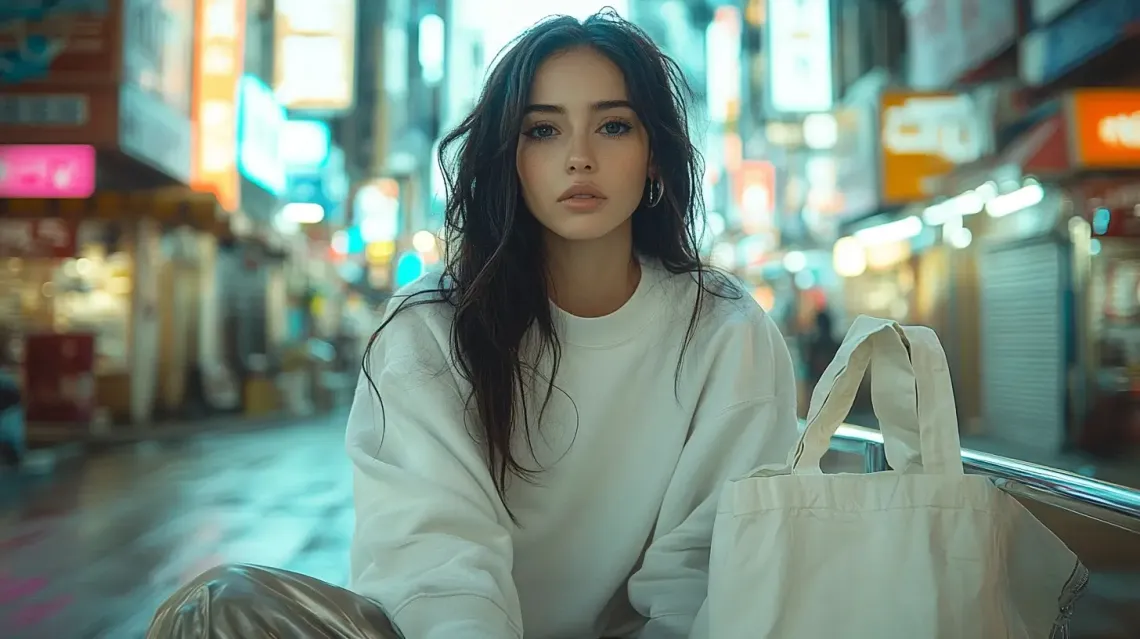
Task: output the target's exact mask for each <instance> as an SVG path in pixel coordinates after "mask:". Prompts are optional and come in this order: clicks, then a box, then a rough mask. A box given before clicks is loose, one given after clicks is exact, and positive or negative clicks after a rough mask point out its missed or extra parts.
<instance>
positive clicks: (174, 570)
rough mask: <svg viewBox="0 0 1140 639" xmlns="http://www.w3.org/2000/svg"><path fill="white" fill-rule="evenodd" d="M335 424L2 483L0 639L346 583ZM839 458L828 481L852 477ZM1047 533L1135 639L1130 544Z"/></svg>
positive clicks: (1104, 629) (1136, 568) (1138, 578)
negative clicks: (232, 593) (219, 595)
mask: <svg viewBox="0 0 1140 639" xmlns="http://www.w3.org/2000/svg"><path fill="white" fill-rule="evenodd" d="M343 425H344V415H336V416H331V417H324V418H321V419H319V420H313V421H310V422H307V423H302V424H296V425H293V426H283V427H274V428H272V429H269V430H261V431H256V432H243V433H229V434H224V435H217V434H215V435H205V436H202V437H199V438H197V439H194V440H191V441H184V442H181V443H176V442H167V443H162V444H156V443H150V444H139V445H135V446H132V447H126V448H120V449H116V450H115V451H113V452H109V453H103V454H97V455H92V456H91V457H90V458H88V459H86V460H85V461H83V462H80V463H77V464H75V465H74V467H71V468H64V469H61V470H60V471H58V472H56V473H55V474H53V475H50V476H46V477H41V478H18V479H17V478H10V477H0V637H2V638H3V639H88V638H91V639H95V638H98V639H136V638H139V637H141V636H142V634H143V632H144V630H145V628H146V626H147V624H148V623H149V621H150V618H151V615H152V614H153V613H154V610H155V608H156V607H157V606H158V605H159V603H160V602H161V601H162V600H163V599H164V598H165V597H166V596H168V595H169V594H170V593H171V592H173V591H174V590H175V589H176V588H177V587H178V586H179V585H180V584H182V583H184V582H185V581H187V580H189V579H191V578H193V577H194V576H196V575H198V574H199V573H201V572H202V571H204V570H206V569H208V568H211V567H213V566H215V565H218V564H223V563H231V562H248V563H257V564H267V565H272V566H277V567H281V568H285V569H287V570H294V571H297V572H301V573H305V574H308V575H312V576H314V577H317V578H319V579H324V580H325V581H329V582H332V583H335V584H338V585H344V584H345V582H346V581H347V577H348V574H347V570H348V568H347V563H348V544H349V541H350V537H351V534H352V524H353V517H352V504H351V484H350V476H349V470H348V465H347V461H346V460H345V458H344V455H343V452H342V448H341V446H342V444H341V442H342V437H343ZM848 461H850V462H851V463H853V464H855V466H853V467H852V468H850V469H846V468H838V467H837V468H832V469H831V470H832V471H837V470H850V471H855V472H857V471H858V470H859V469H860V468H861V464H862V462H861V460H859V459H857V458H852V459H850V460H848ZM1039 516H1045V513H1041V514H1039ZM1072 517H1073V518H1075V516H1072ZM1049 523H1050V525H1051V526H1053V527H1054V529H1055V532H1057V533H1058V534H1060V535H1062V537H1063V538H1065V540H1066V542H1068V543H1070V544H1071V545H1073V546H1074V550H1077V552H1078V553H1081V554H1082V555H1083V556H1087V558H1088V559H1089V560H1091V562H1092V563H1091V564H1090V567H1092V568H1093V570H1094V578H1093V582H1092V586H1091V588H1090V590H1089V592H1088V594H1087V595H1086V596H1085V598H1084V600H1083V601H1082V602H1081V604H1080V605H1079V606H1078V609H1077V616H1076V618H1075V619H1074V626H1073V637H1074V639H1081V638H1087V639H1135V638H1136V637H1140V615H1138V612H1137V611H1140V607H1138V606H1137V603H1138V602H1140V552H1137V551H1135V549H1136V548H1138V547H1140V546H1136V545H1134V544H1135V541H1134V540H1133V539H1130V538H1121V539H1117V538H1116V537H1111V536H1106V535H1104V534H1101V533H1099V532H1097V531H1095V530H1089V529H1086V528H1082V527H1080V526H1074V525H1073V524H1072V522H1069V523H1066V520H1064V519H1051V520H1050V521H1049ZM1077 523H1079V522H1077ZM1101 547H1105V548H1106V551H1105V552H1101V553H1097V552H1094V551H1096V550H1097V549H1098V548H1101ZM1129 548H1131V549H1132V550H1129ZM1086 554H1087V555H1086ZM1097 554H1100V555H1103V556H1102V557H1097V556H1096V555H1097Z"/></svg>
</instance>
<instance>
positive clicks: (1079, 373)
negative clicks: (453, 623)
mask: <svg viewBox="0 0 1140 639" xmlns="http://www.w3.org/2000/svg"><path fill="white" fill-rule="evenodd" d="M604 6H610V7H613V8H614V9H615V10H616V11H618V12H619V13H620V14H621V15H623V16H625V17H627V18H629V19H631V20H633V21H634V22H636V23H637V24H638V25H640V26H641V27H642V28H644V29H645V30H646V31H647V32H648V33H649V34H650V35H651V36H652V37H653V39H654V40H656V41H657V42H658V43H659V44H660V45H661V46H662V47H663V48H664V49H665V50H666V51H667V52H668V53H669V54H671V55H672V56H673V57H674V58H675V59H676V60H677V61H678V62H679V63H680V65H681V66H682V68H683V70H684V72H685V74H686V75H687V77H688V79H689V81H690V82H691V84H692V87H693V89H694V91H695V93H696V100H695V102H694V105H693V106H694V112H693V113H692V114H691V117H692V124H693V127H694V129H693V131H692V134H693V135H694V137H695V138H696V139H697V140H699V144H700V146H701V149H702V151H703V153H704V157H705V162H706V169H705V176H704V184H703V197H704V202H705V205H706V208H707V210H708V221H707V224H706V225H705V226H704V227H703V228H701V229H698V231H699V232H700V233H701V237H702V238H703V244H702V248H703V250H704V251H705V253H706V256H707V257H708V259H709V260H710V261H711V262H712V263H714V264H715V265H717V266H720V267H722V268H724V269H727V270H730V271H732V272H734V273H735V274H736V275H738V276H739V277H740V278H741V279H742V280H743V281H745V282H746V283H747V284H748V286H749V288H750V290H751V291H752V294H753V295H754V296H755V297H756V299H757V300H758V301H759V302H760V304H762V305H763V306H764V307H765V308H766V309H768V310H769V311H770V312H771V313H772V314H773V316H774V317H776V318H777V320H778V322H779V323H780V325H781V328H782V330H783V331H784V333H785V335H786V337H787V338H788V341H789V344H790V345H791V347H792V349H793V352H794V353H795V354H796V356H797V360H798V362H799V363H800V369H801V371H800V372H801V377H802V379H803V386H804V390H805V398H806V393H807V392H808V389H810V387H811V383H812V381H813V379H814V378H815V377H817V376H818V374H819V369H820V368H821V366H820V365H819V361H821V359H822V361H824V362H826V359H829V358H830V355H828V353H829V348H832V347H833V342H834V340H835V339H839V338H841V337H842V335H843V333H844V331H845V330H846V327H847V325H848V323H849V322H850V320H851V319H852V318H853V317H855V316H856V315H858V314H861V313H866V314H871V315H876V316H882V317H889V318H893V319H897V320H899V321H902V322H905V323H915V324H926V325H929V326H932V327H934V328H935V329H936V330H937V331H938V333H939V334H940V336H941V337H942V340H943V342H944V344H945V345H946V350H947V352H948V354H949V356H950V364H951V368H952V374H953V377H954V382H955V386H956V393H957V398H958V410H959V422H960V425H961V430H962V437H963V442H964V444H965V445H968V446H970V447H972V448H975V449H978V450H982V451H988V452H991V453H996V454H1001V455H1004V456H1008V457H1009V458H1011V459H1018V460H1029V461H1034V462H1037V463H1040V464H1044V465H1047V466H1049V467H1050V468H1057V469H1062V470H1068V471H1073V472H1075V473H1080V474H1083V475H1089V476H1096V477H1099V478H1106V479H1108V480H1110V481H1114V482H1118V483H1121V484H1127V485H1130V486H1140V462H1138V461H1137V460H1138V459H1140V457H1138V453H1140V419H1138V417H1140V411H1138V410H1137V409H1138V407H1140V217H1138V216H1140V66H1138V65H1137V64H1136V60H1137V59H1140V58H1138V57H1137V55H1138V54H1140V39H1138V37H1137V34H1138V33H1140V2H1136V1H1135V0H767V1H764V0H612V1H610V2H604V1H590V0H496V1H494V2H492V1H485V2H477V1H475V0H321V1H320V2H317V1H314V0H7V1H5V2H3V3H0V347H2V348H0V370H2V373H0V382H2V383H0V411H2V412H0V451H2V452H3V458H4V459H5V461H6V462H8V463H9V464H10V465H11V466H13V467H15V468H16V469H17V470H16V471H13V472H11V473H9V474H6V475H0V506H4V507H5V508H7V510H6V511H5V513H6V514H4V519H0V524H4V525H8V526H10V528H9V532H8V533H7V534H8V536H7V537H4V536H3V535H0V613H4V611H5V610H7V611H8V612H9V613H10V616H9V617H7V619H8V622H5V621H3V619H4V617H2V614H0V627H5V628H7V627H8V626H4V625H3V624H4V623H12V624H16V621H13V619H17V617H18V619H20V620H22V621H20V622H19V623H20V624H24V625H18V624H17V625H16V626H11V627H18V628H22V630H19V631H18V632H17V633H16V634H17V635H18V636H44V637H72V636H76V637H79V636H106V637H114V638H118V637H128V636H135V634H137V633H138V632H140V631H139V624H140V623H144V622H145V617H146V616H148V615H149V610H151V609H152V608H148V607H147V605H146V604H145V603H143V602H151V601H152V600H153V598H154V597H155V596H158V594H160V593H161V592H162V590H163V588H168V587H172V585H171V584H173V583H175V582H177V581H178V580H179V579H182V578H185V577H186V576H187V575H189V574H191V573H195V572H196V570H197V569H204V568H205V567H208V566H209V565H210V564H211V562H214V563H216V562H218V561H222V560H227V561H232V560H254V559H258V558H259V559H260V560H262V561H264V562H265V563H276V564H284V565H287V566H292V567H293V568H294V569H298V570H306V571H309V572H311V573H315V574H318V576H322V577H325V578H328V579H329V580H332V581H337V580H341V576H340V574H341V571H342V570H343V563H344V561H345V556H343V555H342V554H341V553H342V552H343V548H342V545H343V544H344V543H345V538H346V537H345V536H346V535H348V534H350V532H351V512H350V505H349V504H348V501H347V497H346V495H347V490H348V489H347V486H348V484H347V481H346V480H345V479H344V477H343V476H342V471H343V468H342V466H341V464H342V462H341V461H340V458H339V457H337V456H338V455H339V454H340V453H339V444H338V442H337V437H339V433H338V431H337V429H338V428H340V427H342V426H343V409H344V406H346V404H347V403H348V402H349V401H350V400H351V396H352V390H353V387H354V385H355V380H356V375H357V371H358V369H359V362H360V355H361V353H362V350H363V347H364V344H365V343H366V341H367V338H368V336H369V335H370V334H371V332H372V331H373V330H374V329H375V328H376V326H377V312H378V311H379V310H380V309H381V308H382V307H383V304H384V301H385V300H386V298H387V297H388V296H389V295H390V293H391V291H392V290H393V289H394V288H396V287H399V286H401V285H403V284H407V283H408V282H410V281H412V280H414V279H415V278H416V277H418V276H419V275H420V274H421V273H423V272H424V270H425V269H428V268H431V266H432V265H433V264H434V263H436V262H438V261H439V260H440V257H441V239H440V234H441V227H442V226H443V208H444V188H443V179H442V175H441V174H440V172H439V169H438V167H437V165H436V162H435V157H434V153H435V150H436V148H437V146H438V142H439V140H440V138H441V137H442V136H443V135H444V134H445V132H446V131H447V130H448V129H449V128H451V127H453V126H454V125H456V124H457V123H458V122H459V121H460V120H461V119H462V118H463V117H464V115H466V113H467V112H468V111H469V109H470V108H471V106H472V105H473V103H474V100H475V99H476V96H477V94H478V91H479V90H480V87H481V85H482V81H483V78H484V77H485V75H486V73H487V71H488V69H489V67H490V66H491V65H492V64H493V62H494V60H495V57H496V55H497V53H498V52H499V51H500V49H501V48H502V47H503V46H504V45H505V44H507V43H508V42H509V41H510V39H511V38H512V37H514V36H515V35H517V34H518V33H519V32H520V31H521V30H523V29H524V28H526V27H527V26H528V25H530V24H531V23H533V22H534V21H536V20H538V19H540V18H542V17H544V16H547V15H550V14H559V13H561V14H570V15H573V16H576V17H580V18H581V17H585V16H586V15H589V14H591V13H593V12H595V11H597V10H598V9H601V8H602V7H604ZM821 354H822V355H821ZM867 409H868V407H867V406H866V405H864V406H862V407H860V409H859V410H858V411H857V413H856V414H855V415H853V417H852V421H855V422H857V423H858V422H865V423H867V424H872V425H873V418H866V417H861V415H864V414H866V413H867V412H868V411H867ZM298 425H300V426H298ZM223 436H224V437H230V439H222V438H223ZM67 460H71V461H67ZM332 460H336V461H332ZM29 468H30V469H32V471H28V469H29ZM326 468H334V469H336V470H326ZM302 469H308V470H310V471H312V472H311V473H310V475H311V476H308V478H307V479H302V478H300V477H301V474H300V470H302ZM29 472H30V473H31V474H30V475H29ZM251 483H252V484H256V485H259V486H263V488H262V489H261V490H262V492H261V493H259V496H258V497H255V496H252V495H251V492H250V491H249V489H248V486H249V485H250V484H251ZM267 490H268V491H270V493H269V494H270V495H271V496H273V495H275V496H276V497H275V498H274V499H277V501H274V499H270V498H269V497H267V496H266V494H265V493H264V491H267ZM147 491H149V492H147ZM131 500H134V501H133V502H132V501H131ZM140 500H141V501H140ZM148 500H149V501H148ZM257 500H260V501H257ZM253 501H257V504H260V505H253ZM128 503H134V505H133V506H130V507H128V506H127V505H126V504H128ZM109 504H118V505H119V506H118V508H119V510H114V508H111V506H109ZM139 504H149V505H145V506H144V505H139ZM306 504H307V506H306ZM278 506H280V507H281V508H282V509H284V510H282V511H281V512H278V511H276V510H273V508H277V507H278ZM306 507H311V510H304V508H306ZM297 508H300V509H301V510H300V511H297V510H296V509H297ZM290 509H293V510H290ZM322 509H323V510H322ZM286 511H287V512H286ZM112 512H115V513H118V514H115V515H112V514H110V513H112ZM202 512H207V513H212V515H210V514H206V515H203V514H201V513H202ZM156 513H157V514H156ZM282 513H286V514H282ZM288 513H291V514H288ZM346 513H347V514H346ZM277 515H280V516H281V517H283V518H284V519H274V517H276V516H277ZM287 515H288V516H287ZM180 517H193V518H194V519H193V522H192V523H184V525H183V524H180V525H179V526H174V525H173V524H171V523H170V522H172V521H179V518H180ZM318 521H320V522H323V523H324V524H325V526H324V530H322V532H320V533H319V534H318V533H314V532H313V530H314V522H318ZM45 522H46V523H45ZM61 522H62V523H61ZM131 522H134V523H131ZM235 522H238V523H235ZM255 522H259V525H260V527H255V526H254V524H255ZM306 522H307V523H306ZM68 526H71V527H74V526H79V529H81V530H83V531H85V532H82V533H81V532H74V531H72V532H69V533H63V532H61V531H62V530H63V529H64V528H67V527H68ZM131 526H134V527H133V528H132V527H131ZM243 526H244V527H243ZM267 527H268V528H267ZM255 528H256V529H257V530H260V531H261V532H260V533H256V534H255V533H254V532H253V531H254V530H255ZM328 528H336V531H333V532H330V531H329V530H327V529H328ZM267 530H269V532H266V531H267ZM124 531H126V532H124ZM130 531H134V532H130ZM162 531H165V532H162ZM234 531H245V532H244V533H239V532H234ZM0 532H4V531H3V530H2V529H0ZM53 535H55V536H54V537H53ZM59 535H63V537H62V538H60V537H59ZM84 535H87V536H84ZM100 535H102V536H100ZM258 535H261V536H258ZM266 535H269V536H268V537H267V536H266ZM314 535H316V536H314ZM320 535H325V537H321V536H320ZM329 535H332V536H331V537H328V536H329ZM1094 538H1095V539H1100V538H1096V537H1094ZM5 539H7V541H5ZM45 539H48V540H49V541H45ZM211 540H212V541H211ZM227 540H229V541H227ZM234 540H237V541H234ZM258 540H260V541H258ZM267 540H268V541H267ZM282 540H290V541H282ZM226 543H230V544H231V545H230V546H225V544H226ZM1129 543H1135V538H1134V537H1133V538H1130V542H1129ZM234 544H236V545H234ZM290 544H292V545H290ZM314 544H315V545H316V546H314V547H321V548H325V550H323V551H317V550H312V549H311V548H310V546H313V545H314ZM321 544H324V546H321ZM338 544H339V545H338ZM1099 545H1102V544H1100V542H1099V541H1098V542H1090V547H1093V546H1099ZM1124 545H1127V544H1124ZM222 547H228V548H230V550H228V551H224V552H223V551H221V550H219V548H222ZM1120 547H1121V548H1123V547H1124V546H1120ZM1136 547H1138V548H1140V545H1137V546H1136ZM187 548H191V549H192V548H198V550H187ZM304 548H310V550H312V551H311V552H310V551H305V552H302V549H304ZM203 549H207V550H203ZM321 552H325V553H326V554H325V555H322V554H321ZM1114 552H1115V551H1114ZM68 553H70V554H68ZM259 553H260V554H259ZM266 553H268V554H266ZM274 553H276V554H274ZM111 556H114V557H116V559H115V560H114V561H112V562H110V563H107V562H108V561H109V560H108V558H109V557H111ZM159 557H161V558H162V559H161V560H160V559H159ZM250 557H253V558H254V559H250ZM1122 557H1123V556H1122V555H1120V554H1119V553H1118V554H1114V555H1112V557H1111V558H1110V559H1111V561H1110V562H1109V563H1110V564H1112V562H1117V563H1119V562H1121V561H1124V560H1123V559H1122ZM1130 557H1132V559H1131V560H1129V561H1135V562H1136V565H1135V566H1133V568H1140V559H1136V557H1135V554H1134V555H1130ZM99 561H102V562H103V563H99ZM45 562H47V563H45ZM53 562H54V563H53ZM92 562H95V563H94V564H93V563H92ZM179 562H181V563H179ZM47 564H50V565H52V566H57V568H58V570H57V571H56V572H54V573H53V572H51V571H50V570H48V571H47V573H44V574H48V575H49V576H48V577H42V576H41V577H34V576H33V577H29V576H28V574H30V573H28V570H31V572H32V573H35V572H36V570H39V568H36V569H35V570H32V569H31V568H28V567H29V566H41V567H42V566H44V565H47ZM96 564H97V565H99V566H102V568H100V569H95V568H92V567H91V566H92V565H96ZM1130 565H1131V564H1130ZM124 566H134V572H133V573H131V574H133V575H134V576H133V577H130V576H124V573H123V571H124V569H125V568H124ZM151 566H163V568H161V569H159V568H151ZM80 568H83V570H80ZM44 570H47V569H44ZM128 572H130V571H129V570H128ZM37 574H38V573H37ZM77 574H81V575H85V577H83V578H82V579H81V578H79V577H76V576H75V575H77ZM140 574H143V575H145V576H142V577H140V576H139V575H140ZM1129 574H1131V575H1132V576H1133V577H1134V576H1135V574H1137V573H1129ZM51 575H56V577H58V576H59V575H70V576H69V577H67V578H66V579H65V581H67V580H70V581H67V583H68V584H70V585H66V586H60V585H59V582H58V581H55V579H56V577H53V576H51ZM36 578H39V579H41V581H40V582H35V583H39V584H40V585H39V586H36V587H32V586H30V585H28V584H29V583H30V582H28V580H29V579H32V580H34V579H36ZM59 578H60V579H64V578H63V577H59ZM76 579H78V581H76ZM84 579H86V581H84ZM131 579H133V580H134V581H131ZM6 580H7V581H6ZM12 580H15V581H12ZM116 580H118V581H116ZM9 582H11V583H9ZM77 583H78V584H80V585H76V584H77ZM1129 583H1132V584H1134V585H1135V583H1136V582H1135V581H1133V582H1129ZM12 584H17V585H19V584H23V585H21V586H19V588H17V587H16V586H13V585H12ZM114 584H120V585H119V586H116V585H114ZM122 584H128V585H122ZM20 588H23V589H22V590H21V589H20ZM36 588H40V589H41V590H37V589H36ZM77 588H78V589H79V590H76V589H77ZM83 588H86V589H87V590H83ZM1129 588H1131V586H1130V587H1129ZM1129 588H1125V590H1128V589H1129ZM29 589H30V590H29ZM53 589H54V590H53ZM28 592H31V593H33V595H27V596H31V597H33V600H34V601H36V602H37V603H36V604H35V606H31V604H28V606H31V607H28V606H24V607H20V606H15V604H12V602H13V601H16V600H17V599H20V598H21V597H25V595H26V594H27V593H28ZM112 592H122V593H124V594H123V595H121V596H119V597H118V598H117V599H116V598H115V597H110V598H108V597H109V595H108V593H112ZM144 592H145V593H146V597H150V599H147V598H145V597H144V598H142V599H140V598H139V597H142V596H143V595H141V594H140V593H144ZM1133 592H1140V586H1137V587H1136V589H1135V590H1133ZM13 593H17V594H13ZM19 593H24V594H19ZM35 593H41V594H40V595H35ZM43 593H48V594H43ZM52 593H54V594H52ZM49 595H50V596H49ZM35 597H40V599H35ZM92 601H98V602H99V610H100V612H98V613H95V612H93V611H92V609H89V608H84V607H83V606H79V607H78V608H76V605H77V604H76V602H79V603H82V604H90V603H91V602H92ZM156 601H157V600H154V602H155V603H156ZM1130 601H1132V602H1133V603H1134V598H1133V600H1130ZM115 602H118V603H117V604H116V603H115ZM9 604H11V605H9ZM21 605H22V604H21ZM116 605H117V606H119V607H118V608H116ZM6 606H8V607H7V608H6ZM12 606H15V607H12ZM36 606H39V607H36ZM69 606H70V607H69ZM1129 607H1130V606H1127V605H1124V604H1121V608H1122V609H1125V608H1129ZM1134 608H1135V606H1134V605H1131V609H1134ZM13 610H14V611H15V612H12V611H13ZM29 610H30V611H31V612H29ZM68 610H70V611H72V612H69V613H66V614H65V612H64V611H68ZM76 610H78V611H79V612H75V611H76ZM85 610H86V612H84V611H85ZM108 611H111V612H108ZM114 611H119V612H114ZM124 611H125V612H124ZM5 614H6V613H5ZM12 615H14V616H12ZM68 615H70V616H68ZM84 615H86V616H84ZM61 619H62V620H63V621H60V620H61ZM96 619H98V621H96ZM1130 619H1131V620H1132V622H1135V623H1136V624H1137V625H1135V626H1131V627H1130V628H1129V630H1128V633H1126V634H1124V635H1119V636H1133V637H1134V636H1136V635H1135V634H1129V633H1132V631H1137V630H1138V629H1140V621H1137V619H1136V618H1135V617H1131V618H1130ZM52 620H55V621H52ZM1132 622H1130V623H1132ZM51 623H60V624H64V623H65V624H66V626H51V625H50V624H51ZM44 624H48V625H46V626H45V625H44ZM132 624H133V625H132ZM62 627H66V628H68V630H67V631H58V632H57V631H56V630H52V628H62ZM76 628H81V630H76ZM61 632H62V634H60V633H61ZM20 633H25V634H20ZM100 633H102V634H100ZM0 634H4V636H11V635H9V634H6V632H0ZM1083 636H1106V637H1107V636H1117V635H1109V634H1105V635H1091V634H1090V635H1083Z"/></svg>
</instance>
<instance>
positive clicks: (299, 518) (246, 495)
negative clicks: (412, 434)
mask: <svg viewBox="0 0 1140 639" xmlns="http://www.w3.org/2000/svg"><path fill="white" fill-rule="evenodd" d="M343 419H344V418H343V416H337V417H335V418H328V417H326V418H322V419H320V420H316V421H313V422H310V423H305V424H301V425H296V426H285V427H275V428H273V429H271V430H262V431H257V432H245V433H237V434H224V435H208V436H202V437H199V438H197V439H194V440H191V441H185V442H166V443H162V444H156V443H147V444H138V445H134V446H130V447H125V448H122V449H117V450H114V451H112V452H108V453H104V454H99V455H95V456H93V457H92V458H91V459H89V460H86V461H84V462H82V463H79V464H76V465H75V467H74V468H64V469H61V470H60V471H59V472H57V473H56V474H55V475H53V476H51V477H46V478H43V479H40V480H35V481H27V482H25V485H24V486H21V487H13V486H10V485H7V484H0V486H2V487H0V628H2V629H3V632H0V636H3V637H5V638H6V639H16V638H20V639H24V638H27V639H41V638H42V639H87V638H96V637H98V638H106V639H133V638H135V637H140V636H141V635H142V633H143V631H144V630H145V628H146V624H147V623H148V622H149V620H150V616H151V615H152V614H153V611H154V608H155V607H156V606H157V605H158V604H159V602H161V600H162V599H163V598H164V597H165V596H166V595H168V594H170V592H172V591H173V590H174V589H175V588H176V587H177V585H178V584H180V583H182V582H184V581H185V580H188V579H190V578H192V577H193V576H194V575H196V574H198V573H200V572H202V571H203V570H206V569H207V568H210V567H211V566H214V565H216V564H221V563H228V562H236V561H242V562H250V563H261V564H270V565H274V566H280V567H283V568H287V569H290V570H296V571H299V572H304V573H307V574H310V575H313V576H316V577H319V578H321V579H325V580H327V581H332V582H336V583H344V582H345V580H346V578H347V560H348V555H347V549H348V543H349V539H350V536H351V533H352V511H351V501H350V497H351V494H350V493H351V489H350V478H349V474H348V469H347V466H346V462H345V461H344V457H343V453H342V449H341V442H342V439H341V437H342V433H343V423H344V422H343Z"/></svg>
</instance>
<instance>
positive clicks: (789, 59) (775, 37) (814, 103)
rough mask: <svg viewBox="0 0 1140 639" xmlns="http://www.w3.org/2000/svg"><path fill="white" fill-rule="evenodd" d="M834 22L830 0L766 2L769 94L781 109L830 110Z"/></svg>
mask: <svg viewBox="0 0 1140 639" xmlns="http://www.w3.org/2000/svg"><path fill="white" fill-rule="evenodd" d="M831 21H832V15H831V2H830V1H829V0H795V1H792V2H789V1H788V0H768V31H767V35H768V43H769V45H768V46H769V51H768V85H769V86H768V92H769V94H770V99H771V103H772V108H773V109H774V110H776V111H777V112H781V113H812V112H823V111H830V110H831V106H832V102H833V100H834V98H835V77H834V69H833V67H832V54H833V52H834V49H833V37H832V30H831Z"/></svg>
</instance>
